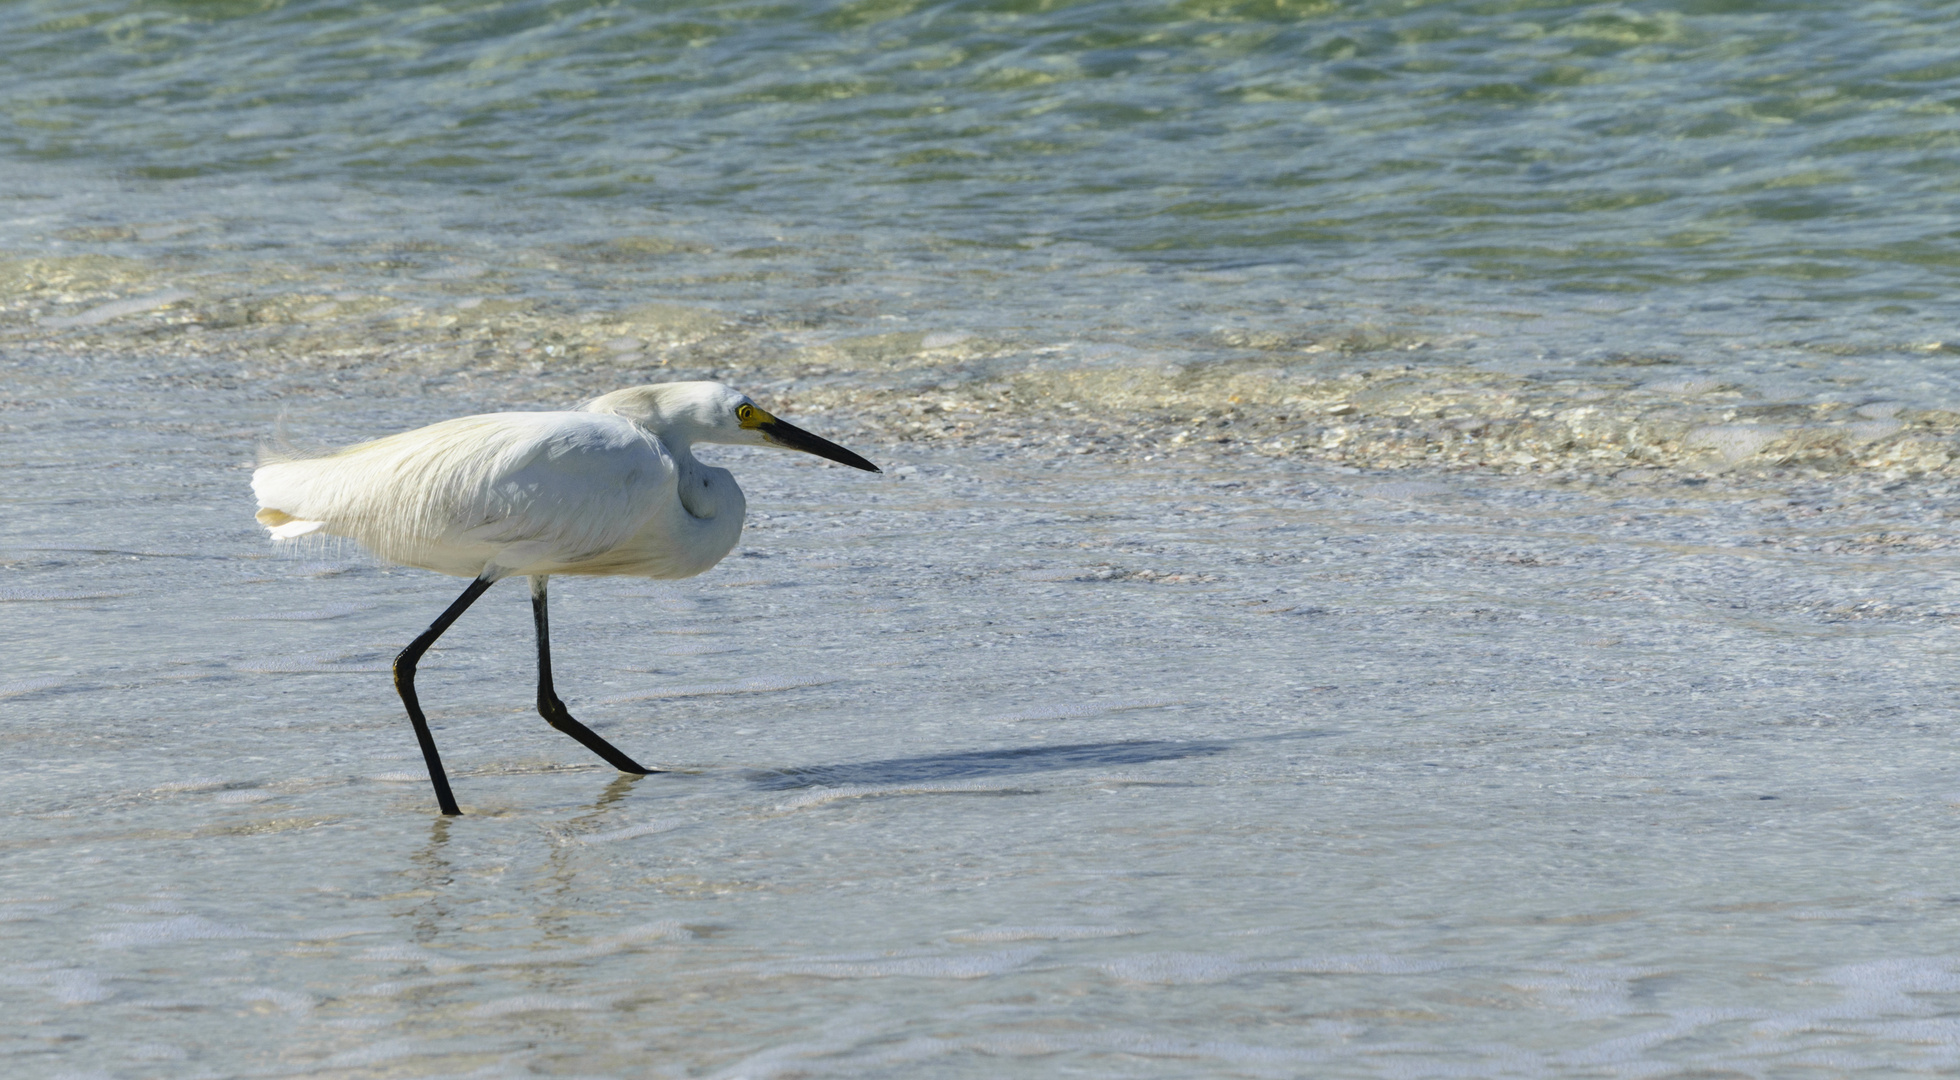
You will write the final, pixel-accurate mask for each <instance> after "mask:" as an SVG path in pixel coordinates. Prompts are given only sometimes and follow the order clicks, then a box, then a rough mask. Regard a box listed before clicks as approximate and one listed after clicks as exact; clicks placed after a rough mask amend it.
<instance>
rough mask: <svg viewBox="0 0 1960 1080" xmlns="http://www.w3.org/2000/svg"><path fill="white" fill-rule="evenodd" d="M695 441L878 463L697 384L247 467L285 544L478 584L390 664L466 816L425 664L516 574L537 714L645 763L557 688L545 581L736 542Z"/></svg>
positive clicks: (654, 564) (622, 571)
mask: <svg viewBox="0 0 1960 1080" xmlns="http://www.w3.org/2000/svg"><path fill="white" fill-rule="evenodd" d="M695 443H734V444H749V445H758V446H778V447H783V448H785V449H792V450H801V451H804V452H806V453H812V454H817V455H819V456H822V457H825V458H829V459H830V460H832V461H837V462H841V463H843V464H846V465H850V466H853V467H855V468H859V469H866V470H869V471H871V472H876V471H878V467H877V466H875V465H873V464H871V463H870V462H869V461H866V460H865V459H863V458H861V457H859V456H858V455H856V454H853V453H851V452H850V451H849V450H846V449H844V448H843V447H841V446H838V445H836V444H835V443H831V442H828V441H826V440H824V439H821V438H818V437H817V436H815V435H812V434H810V433H809V432H807V431H803V430H802V429H800V428H797V427H795V426H793V425H790V424H788V423H785V422H783V421H782V420H779V419H777V418H776V417H774V416H771V415H770V414H769V413H767V412H765V411H763V409H762V408H761V407H759V406H757V405H756V404H755V402H754V401H752V400H750V399H749V398H748V397H747V396H746V395H743V394H741V393H739V392H737V391H735V390H733V389H730V388H729V387H726V386H723V385H721V384H720V383H711V382H691V383H660V384H655V385H651V386H636V387H630V388H628V389H625V390H616V391H614V392H612V393H610V394H607V395H605V396H603V397H600V398H597V399H594V400H592V401H589V402H587V403H586V404H585V405H584V406H582V407H581V408H580V409H579V410H577V411H573V412H543V413H490V414H487V415H482V416H465V417H461V418H459V419H455V420H445V421H443V422H442V423H439V424H431V425H429V426H428V427H424V428H418V429H416V430H414V431H408V432H403V433H402V434H399V435H390V436H388V437H387V438H383V439H376V440H374V441H373V442H366V443H361V444H359V445H356V446H350V447H347V448H345V449H343V450H340V451H337V452H335V453H331V454H327V455H325V456H322V457H316V458H301V459H292V460H270V461H268V462H267V463H266V464H264V465H262V466H260V468H259V469H258V470H257V471H256V472H254V473H253V474H252V492H253V494H254V495H256V496H258V501H259V507H260V509H259V512H258V514H257V517H258V520H259V522H260V523H261V524H263V525H265V526H266V527H267V528H269V529H270V530H271V535H272V536H273V538H275V539H290V538H293V537H300V536H306V535H309V534H312V533H326V534H329V535H333V536H345V537H348V538H350V539H353V540H356V541H358V542H359V543H361V544H362V545H363V546H364V547H366V548H368V549H369V550H370V551H372V552H374V554H375V555H377V556H379V557H380V558H382V559H385V560H387V561H389V562H392V563H398V564H401V565H404V566H418V567H422V568H424V569H428V570H434V571H437V572H438V573H444V574H453V575H456V576H458V577H470V578H475V579H476V580H475V581H473V582H472V583H471V585H470V588H469V589H466V590H465V591H464V593H463V595H462V597H460V598H459V599H458V600H457V601H456V603H455V604H453V605H451V607H450V610H449V611H447V612H444V614H443V616H442V618H439V619H437V620H436V622H435V624H434V625H432V626H430V627H429V629H428V631H427V632H425V633H424V634H423V635H422V636H421V637H419V638H417V639H416V640H415V642H414V643H412V644H410V645H409V647H408V648H407V649H404V650H403V651H402V654H401V656H399V657H397V658H396V661H395V682H396V687H397V689H399V690H400V691H401V695H402V701H403V703H404V704H405V705H406V706H407V707H408V712H409V718H410V719H411V720H412V721H413V722H414V724H415V727H416V734H417V736H418V738H419V739H420V740H421V742H422V749H423V753H424V754H425V756H426V757H427V759H428V762H429V773H430V779H431V780H432V781H433V782H434V784H435V787H436V795H437V800H438V802H440V803H441V804H442V808H443V812H444V813H450V814H453V813H457V812H458V811H457V809H456V807H455V802H454V799H453V798H452V797H451V796H450V793H449V786H448V780H447V778H446V777H445V776H444V774H443V772H442V766H441V762H440V760H439V759H438V758H437V756H436V752H435V742H434V740H433V738H432V737H431V736H430V734H429V732H428V730H427V723H426V721H425V720H424V719H423V717H422V714H421V708H420V706H419V705H418V703H417V701H416V698H415V689H414V675H415V664H416V661H417V660H418V659H419V658H420V657H421V654H422V652H423V651H424V650H426V649H427V648H428V646H429V644H430V643H432V642H434V641H435V639H436V638H437V637H438V636H440V635H441V634H442V632H443V631H444V630H445V629H447V628H448V626H449V624H450V623H452V622H454V621H455V619H456V617H457V616H459V615H461V614H462V612H463V609H465V608H467V607H468V606H469V604H470V603H471V602H473V601H474V600H475V599H476V598H477V597H478V596H480V595H482V593H483V590H485V589H487V588H488V587H489V586H490V585H491V584H493V583H495V582H497V581H499V580H501V579H503V578H506V577H510V576H512V575H527V576H529V577H530V579H531V595H532V603H533V606H534V608H535V613H536V618H537V626H538V670H539V685H538V709H539V711H540V712H541V713H543V714H544V716H545V718H546V719H547V720H550V721H551V722H552V724H553V726H555V727H558V728H559V729H560V730H563V731H566V732H567V733H569V734H571V735H573V736H574V737H575V738H578V739H579V740H580V741H581V742H584V743H585V744H586V745H587V746H588V747H591V748H592V749H593V750H594V751H595V752H597V753H599V754H600V756H602V757H605V758H606V759H607V760H608V761H611V762H613V763H614V764H615V765H617V766H619V767H620V768H622V769H624V770H625V771H628V772H647V771H649V770H647V769H644V768H641V767H640V766H638V765H637V764H635V763H634V762H633V761H632V759H631V758H628V757H626V755H624V754H621V753H620V752H619V751H618V750H616V749H614V748H613V747H612V746H611V744H609V743H606V742H605V740H603V739H600V738H599V737H598V736H597V735H595V734H593V733H592V732H591V731H590V730H589V729H587V728H585V727H584V725H581V724H579V723H578V722H577V721H576V720H573V719H572V718H571V715H570V713H569V712H567V711H566V710H565V706H564V704H563V702H560V701H559V700H558V699H557V696H556V695H555V694H554V693H553V692H552V689H551V661H550V646H549V644H548V636H547V630H546V617H545V603H546V601H545V597H546V590H545V582H546V580H547V579H548V577H549V576H550V575H552V574H619V575H629V576H634V577H650V578H682V577H690V576H692V575H695V574H698V573H701V572H702V571H703V570H706V569H708V568H709V567H711V566H713V565H715V564H716V563H718V562H720V561H721V559H722V557H723V556H725V555H727V554H728V552H729V551H730V550H732V549H733V548H734V547H735V542H736V541H737V540H738V539H740V538H741V535H742V519H743V516H744V514H745V513H746V510H747V504H746V501H745V500H744V499H743V497H742V489H741V488H740V487H739V486H737V485H736V483H735V477H734V476H733V475H732V474H731V473H729V471H728V470H727V469H717V468H713V467H711V466H708V465H703V464H701V463H700V462H699V461H697V460H695V457H694V453H693V446H694V444H695Z"/></svg>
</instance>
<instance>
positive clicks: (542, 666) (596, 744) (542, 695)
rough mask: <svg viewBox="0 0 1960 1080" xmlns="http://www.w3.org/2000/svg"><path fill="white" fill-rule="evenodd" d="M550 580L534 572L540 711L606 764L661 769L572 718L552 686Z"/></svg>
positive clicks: (627, 768) (632, 769)
mask: <svg viewBox="0 0 1960 1080" xmlns="http://www.w3.org/2000/svg"><path fill="white" fill-rule="evenodd" d="M550 580H551V578H550V576H549V575H546V574H532V575H531V615H532V617H533V618H535V619H536V620H537V623H538V715H539V716H542V717H544V718H545V720H546V721H547V722H549V723H550V724H551V726H552V727H555V728H557V729H558V730H560V731H562V732H564V733H565V734H567V735H570V736H571V737H572V738H574V739H577V740H578V741H579V742H581V743H584V744H585V748H586V749H587V750H590V751H592V752H593V753H595V754H597V755H599V756H600V757H602V758H605V759H606V764H608V765H611V766H612V767H613V768H615V769H618V770H619V771H620V772H623V773H636V774H640V775H644V774H646V773H651V772H658V771H659V770H658V769H649V768H647V767H646V766H644V765H642V764H640V763H639V762H637V761H634V760H633V759H632V758H630V757H627V756H626V755H625V754H622V753H620V752H619V748H618V747H615V746H614V745H613V744H611V743H609V742H607V741H606V740H604V739H602V738H600V737H599V736H598V734H597V733H595V732H594V731H593V730H592V729H591V728H589V727H586V726H585V725H584V724H581V723H579V722H578V721H577V720H574V719H572V714H571V712H570V711H569V710H567V709H566V708H565V703H564V702H562V701H560V700H558V694H557V692H556V691H554V690H553V689H552V688H551V623H550V618H549V617H548V616H547V615H546V614H545V584H546V583H547V582H549V581H550Z"/></svg>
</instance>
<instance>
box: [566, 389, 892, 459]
mask: <svg viewBox="0 0 1960 1080" xmlns="http://www.w3.org/2000/svg"><path fill="white" fill-rule="evenodd" d="M582 408H583V409H584V411H586V412H600V413H616V414H618V415H620V416H624V417H625V418H627V419H628V420H631V421H633V422H634V423H636V424H638V425H640V426H641V427H643V428H646V429H647V430H648V431H651V432H653V433H654V434H656V435H660V436H662V437H666V438H675V439H679V440H681V441H683V442H686V443H697V442H706V443H732V444H735V445H738V446H780V447H782V448H783V449H785V450H801V451H803V452H804V453H806V454H815V455H817V456H818V457H820V458H828V459H829V460H831V461H835V462H837V463H838V464H840V465H849V466H850V467H851V468H853V469H863V470H865V471H866V472H879V471H880V470H879V468H878V466H876V465H873V464H872V463H870V462H869V461H866V460H865V459H863V458H861V457H859V456H858V455H856V454H853V453H851V452H850V451H849V450H846V449H844V448H843V447H841V446H839V445H837V444H836V443H834V442H831V441H830V440H829V439H825V438H821V437H819V436H816V435H812V434H810V433H809V432H807V431H805V430H803V429H802V428H800V427H797V426H796V425H794V424H791V423H789V422H787V421H785V420H779V419H777V418H776V417H774V416H771V415H770V414H769V412H768V411H767V410H765V409H764V408H763V407H762V406H760V405H757V404H756V403H755V402H754V401H753V400H751V399H750V398H749V396H748V395H747V394H744V393H742V392H741V391H739V390H736V389H735V388H733V387H730V386H724V385H722V384H721V383H718V382H675V383H653V384H650V385H647V386H629V387H627V388H626V389H624V390H614V391H613V392H612V393H610V394H606V395H605V396H603V397H598V398H594V399H593V400H591V401H588V402H586V403H585V405H584V406H583V407H582Z"/></svg>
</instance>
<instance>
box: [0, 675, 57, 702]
mask: <svg viewBox="0 0 1960 1080" xmlns="http://www.w3.org/2000/svg"><path fill="white" fill-rule="evenodd" d="M66 685H67V680H65V679H55V678H47V679H22V680H21V681H19V682H10V683H0V698H10V697H21V696H23V695H26V694H38V693H40V692H41V691H43V690H54V689H57V688H59V687H62V686H66Z"/></svg>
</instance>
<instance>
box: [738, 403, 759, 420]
mask: <svg viewBox="0 0 1960 1080" xmlns="http://www.w3.org/2000/svg"><path fill="white" fill-rule="evenodd" d="M735 415H736V416H739V417H741V418H742V419H744V420H752V419H754V418H755V406H753V405H744V406H742V407H741V408H739V409H736V410H735Z"/></svg>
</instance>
